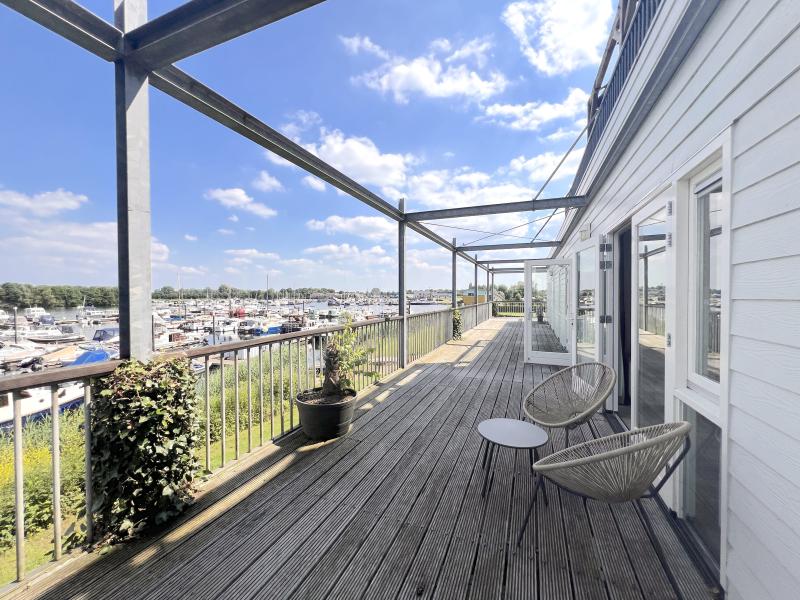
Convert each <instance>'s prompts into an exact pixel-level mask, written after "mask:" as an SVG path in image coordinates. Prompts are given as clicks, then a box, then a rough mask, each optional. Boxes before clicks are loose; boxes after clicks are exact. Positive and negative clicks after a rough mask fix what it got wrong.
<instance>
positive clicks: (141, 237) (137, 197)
mask: <svg viewBox="0 0 800 600" xmlns="http://www.w3.org/2000/svg"><path fill="white" fill-rule="evenodd" d="M114 18H115V24H116V25H117V27H119V28H120V30H122V31H128V30H130V29H133V28H134V27H137V26H138V25H140V24H141V23H144V22H146V21H147V0H114ZM114 74H115V78H114V81H115V97H116V129H117V264H118V266H117V269H118V272H119V329H120V336H119V337H120V349H119V351H120V356H121V357H122V358H138V359H140V360H146V359H148V358H149V357H150V354H151V353H152V351H153V332H152V324H153V309H152V298H151V296H152V291H151V286H152V282H151V279H152V277H151V266H150V246H151V244H152V241H151V240H152V236H151V233H150V108H149V102H148V92H149V87H148V81H147V80H148V75H147V72H146V71H142V70H141V69H139V68H138V67H136V66H133V65H130V64H128V63H127V62H126V61H125V60H124V59H122V60H118V61H116V62H115V63H114Z"/></svg>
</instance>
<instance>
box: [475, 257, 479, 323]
mask: <svg viewBox="0 0 800 600" xmlns="http://www.w3.org/2000/svg"><path fill="white" fill-rule="evenodd" d="M475 306H476V308H475V310H478V309H477V306H478V255H477V254H476V255H475Z"/></svg>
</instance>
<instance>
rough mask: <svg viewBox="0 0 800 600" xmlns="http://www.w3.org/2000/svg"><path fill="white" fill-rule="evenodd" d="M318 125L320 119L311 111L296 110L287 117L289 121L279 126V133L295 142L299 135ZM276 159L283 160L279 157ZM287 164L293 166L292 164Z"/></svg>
mask: <svg viewBox="0 0 800 600" xmlns="http://www.w3.org/2000/svg"><path fill="white" fill-rule="evenodd" d="M320 123H322V117H320V116H319V114H317V113H316V112H314V111H313V110H297V111H295V112H293V113H292V114H290V115H289V121H288V122H287V123H284V124H283V125H281V131H283V133H285V134H286V135H287V136H289V137H290V138H292V139H293V140H295V141H296V140H297V138H298V137H299V136H300V134H301V133H303V132H306V131H308V130H309V129H311V128H312V127H315V126H316V125H319V124H320ZM273 156H276V155H273ZM277 158H278V159H279V160H283V159H282V158H280V157H277ZM286 162H288V161H286ZM289 164H290V165H293V163H289Z"/></svg>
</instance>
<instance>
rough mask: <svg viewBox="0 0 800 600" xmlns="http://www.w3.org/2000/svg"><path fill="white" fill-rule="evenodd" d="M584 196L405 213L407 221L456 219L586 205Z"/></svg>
mask: <svg viewBox="0 0 800 600" xmlns="http://www.w3.org/2000/svg"><path fill="white" fill-rule="evenodd" d="M586 202H587V200H586V197H585V196H566V197H564V198H550V199H547V200H524V201H522V202H506V203H504V204H484V205H480V206H462V207H459V208H443V209H439V210H423V211H419V212H412V213H407V214H406V219H407V220H409V221H432V220H434V219H457V218H459V217H476V216H485V215H497V214H502V213H512V212H525V211H532V210H550V209H555V208H569V207H580V206H586Z"/></svg>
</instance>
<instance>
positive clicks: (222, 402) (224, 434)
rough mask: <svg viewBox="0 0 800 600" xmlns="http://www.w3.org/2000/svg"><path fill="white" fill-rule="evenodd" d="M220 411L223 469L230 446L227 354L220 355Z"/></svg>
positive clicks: (221, 461)
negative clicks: (227, 429) (226, 377)
mask: <svg viewBox="0 0 800 600" xmlns="http://www.w3.org/2000/svg"><path fill="white" fill-rule="evenodd" d="M219 410H220V419H219V421H220V426H221V431H220V434H221V436H222V439H221V441H220V444H221V447H220V463H221V465H220V466H222V467H224V466H225V446H227V445H228V438H227V431H226V429H225V425H226V423H225V353H224V352H220V354H219Z"/></svg>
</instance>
